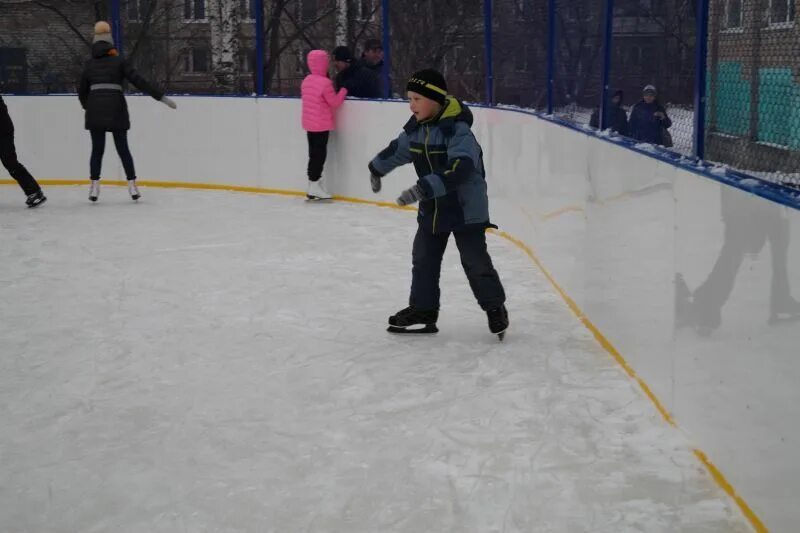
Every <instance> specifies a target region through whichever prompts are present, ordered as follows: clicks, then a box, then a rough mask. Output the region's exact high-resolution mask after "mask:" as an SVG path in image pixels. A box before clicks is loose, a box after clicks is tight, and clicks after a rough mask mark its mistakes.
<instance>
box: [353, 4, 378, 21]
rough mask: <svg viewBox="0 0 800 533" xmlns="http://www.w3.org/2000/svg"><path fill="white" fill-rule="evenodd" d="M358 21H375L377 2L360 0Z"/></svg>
mask: <svg viewBox="0 0 800 533" xmlns="http://www.w3.org/2000/svg"><path fill="white" fill-rule="evenodd" d="M357 7H358V13H356V18H357V19H358V20H373V19H374V18H375V0H358V3H357Z"/></svg>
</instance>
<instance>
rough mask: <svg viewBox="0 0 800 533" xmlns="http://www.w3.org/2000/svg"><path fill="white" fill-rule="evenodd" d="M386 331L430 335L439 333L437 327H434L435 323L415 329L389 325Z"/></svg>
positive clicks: (400, 333)
mask: <svg viewBox="0 0 800 533" xmlns="http://www.w3.org/2000/svg"><path fill="white" fill-rule="evenodd" d="M386 331H388V332H389V333H394V334H397V335H432V334H434V333H439V328H437V327H436V324H429V325H427V326H424V327H421V328H415V329H411V328H402V327H400V326H389V327H388V328H386Z"/></svg>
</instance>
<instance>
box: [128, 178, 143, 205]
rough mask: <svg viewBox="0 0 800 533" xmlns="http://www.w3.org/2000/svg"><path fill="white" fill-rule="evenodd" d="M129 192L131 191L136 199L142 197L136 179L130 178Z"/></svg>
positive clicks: (132, 196)
mask: <svg viewBox="0 0 800 533" xmlns="http://www.w3.org/2000/svg"><path fill="white" fill-rule="evenodd" d="M128 193H130V195H131V198H132V199H133V200H134V201H136V200H138V199H139V198H141V197H142V195H141V194H139V188H138V187H137V186H136V180H128Z"/></svg>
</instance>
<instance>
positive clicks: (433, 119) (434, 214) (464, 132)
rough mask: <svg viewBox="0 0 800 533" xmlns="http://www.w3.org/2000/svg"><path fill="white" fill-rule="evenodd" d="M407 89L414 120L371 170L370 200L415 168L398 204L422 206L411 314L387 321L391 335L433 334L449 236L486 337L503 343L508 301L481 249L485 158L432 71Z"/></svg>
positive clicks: (460, 108) (467, 116)
mask: <svg viewBox="0 0 800 533" xmlns="http://www.w3.org/2000/svg"><path fill="white" fill-rule="evenodd" d="M406 89H407V91H408V99H409V103H410V108H411V112H412V113H413V116H412V117H411V118H410V119H409V121H408V122H407V123H406V125H405V126H404V128H403V131H402V132H401V133H400V136H399V137H397V139H395V140H394V141H392V142H391V143H390V144H389V146H388V147H387V148H385V149H384V150H383V151H381V152H380V153H379V154H378V155H377V156H376V157H375V158H374V159H373V160H372V161H371V162H370V164H369V170H370V183H371V185H372V190H373V192H375V193H378V192H380V190H381V187H382V182H381V180H382V179H383V177H384V176H386V175H387V174H388V173H390V172H391V171H392V170H394V169H395V168H397V167H399V166H401V165H405V164H407V163H413V164H414V168H415V169H416V172H417V176H418V178H419V179H418V181H417V182H416V184H415V185H414V186H413V187H411V188H409V189H407V190H405V191H403V193H402V194H401V195H400V197H399V198H398V199H397V203H398V204H399V205H401V206H405V205H411V204H415V203H417V202H420V206H419V211H418V215H417V223H418V228H417V234H416V237H415V238H414V248H413V253H412V270H411V276H412V281H411V297H410V300H409V306H408V307H407V308H405V309H403V310H402V311H400V312H398V313H397V314H396V315H394V316H392V317H390V318H389V331H390V332H392V333H436V332H437V331H438V329H437V328H436V322H437V320H438V318H439V298H440V291H439V276H440V272H441V268H442V257H443V256H444V252H445V248H446V247H447V241H448V240H449V238H450V234H451V233H452V234H453V235H454V237H455V241H456V246H458V250H459V252H460V254H461V264H462V266H463V267H464V271H465V272H466V274H467V278H468V280H469V284H470V287H471V288H472V292H473V294H474V295H475V297H476V299H477V300H478V303H479V304H480V306H481V308H483V310H484V311H485V312H486V315H487V317H488V321H489V329H490V331H491V332H492V333H494V334H497V335H499V336H500V338H501V340H502V338H503V335H504V333H505V331H506V329H507V328H508V312H507V311H506V307H505V300H506V295H505V292H504V290H503V285H502V283H501V282H500V277H499V276H498V274H497V271H496V270H495V268H494V266H493V265H492V259H491V257H490V256H489V252H488V250H487V248H486V229H487V228H488V227H494V226H492V225H491V223H490V222H489V200H488V195H487V187H486V171H485V169H484V165H483V150H482V149H481V146H480V144H478V141H477V140H476V139H475V135H474V134H473V133H472V130H471V126H472V112H471V111H470V110H469V108H467V107H466V106H465V105H464V104H462V103H461V102H459V101H458V100H457V99H456V98H454V97H452V96H450V95H448V94H447V84H446V83H445V79H444V77H443V76H442V74H440V73H439V72H437V71H435V70H431V69H428V70H422V71H419V72H417V73H415V74H414V75H413V76H412V77H411V79H410V80H409V82H408V84H407V86H406ZM416 326H422V327H420V328H416Z"/></svg>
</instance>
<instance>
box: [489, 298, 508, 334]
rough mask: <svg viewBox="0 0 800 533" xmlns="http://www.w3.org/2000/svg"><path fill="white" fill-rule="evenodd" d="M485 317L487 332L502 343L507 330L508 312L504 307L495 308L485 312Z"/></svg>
mask: <svg viewBox="0 0 800 533" xmlns="http://www.w3.org/2000/svg"><path fill="white" fill-rule="evenodd" d="M486 317H487V318H488V319H489V330H491V332H492V333H494V334H495V335H497V337H498V338H499V339H500V340H501V341H502V340H503V339H504V338H505V336H506V330H507V329H508V311H507V310H506V306H505V305H501V306H500V307H495V308H494V309H489V310H488V311H486Z"/></svg>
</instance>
